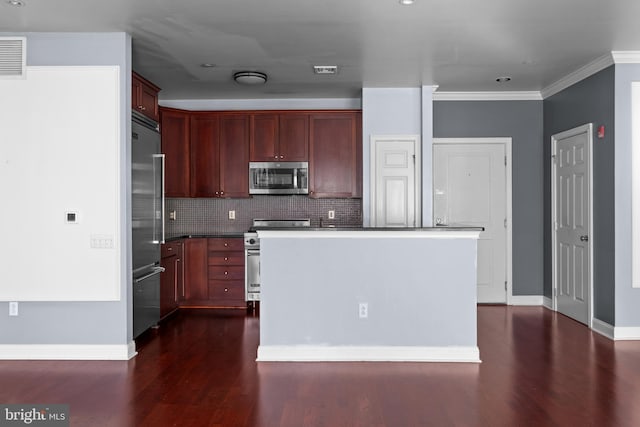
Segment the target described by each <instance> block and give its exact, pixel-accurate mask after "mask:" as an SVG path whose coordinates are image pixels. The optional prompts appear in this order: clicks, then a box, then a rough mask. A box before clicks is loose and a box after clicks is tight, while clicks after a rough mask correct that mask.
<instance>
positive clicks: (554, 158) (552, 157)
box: [551, 154, 556, 163]
mask: <svg viewBox="0 0 640 427" xmlns="http://www.w3.org/2000/svg"><path fill="white" fill-rule="evenodd" d="M551 161H552V162H553V163H555V162H556V155H555V154H552V155H551Z"/></svg>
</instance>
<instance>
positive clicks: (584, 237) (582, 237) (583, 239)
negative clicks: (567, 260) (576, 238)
mask: <svg viewBox="0 0 640 427" xmlns="http://www.w3.org/2000/svg"><path fill="white" fill-rule="evenodd" d="M580 241H581V242H588V241H589V236H587V235H584V236H580Z"/></svg>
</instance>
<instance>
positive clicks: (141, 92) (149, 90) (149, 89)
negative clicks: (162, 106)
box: [131, 73, 160, 122]
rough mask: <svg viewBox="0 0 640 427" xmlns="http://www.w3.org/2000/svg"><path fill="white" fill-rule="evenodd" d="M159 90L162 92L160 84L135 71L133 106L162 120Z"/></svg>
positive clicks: (132, 94) (132, 89)
mask: <svg viewBox="0 0 640 427" xmlns="http://www.w3.org/2000/svg"><path fill="white" fill-rule="evenodd" d="M158 92H160V88H159V87H158V86H156V85H154V84H153V83H151V82H150V81H149V80H146V79H145V78H144V77H142V76H140V75H139V74H136V73H133V76H132V78H131V108H132V109H133V110H136V111H137V112H139V113H142V114H144V115H145V116H147V117H149V118H151V119H153V120H155V121H156V122H157V121H159V120H160V113H159V111H158Z"/></svg>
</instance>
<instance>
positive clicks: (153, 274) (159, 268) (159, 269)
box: [133, 267, 165, 283]
mask: <svg viewBox="0 0 640 427" xmlns="http://www.w3.org/2000/svg"><path fill="white" fill-rule="evenodd" d="M164 271H165V269H164V267H155V268H154V269H153V271H152V272H151V273H148V274H145V275H144V276H142V277H138V278H137V279H133V283H140V282H142V281H144V280H147V279H148V278H149V277H153V276H155V275H157V274H160V273H164Z"/></svg>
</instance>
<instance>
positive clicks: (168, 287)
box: [160, 255, 178, 318]
mask: <svg viewBox="0 0 640 427" xmlns="http://www.w3.org/2000/svg"><path fill="white" fill-rule="evenodd" d="M177 260H178V256H177V255H172V256H169V257H166V258H162V261H161V265H162V266H163V267H164V272H163V273H161V275H160V318H163V317H165V316H166V315H167V314H169V313H171V312H172V311H173V310H175V309H176V307H177V303H178V301H177V296H178V295H177V294H178V290H177V280H178V270H177V269H176V267H177V265H176V261H177Z"/></svg>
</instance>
